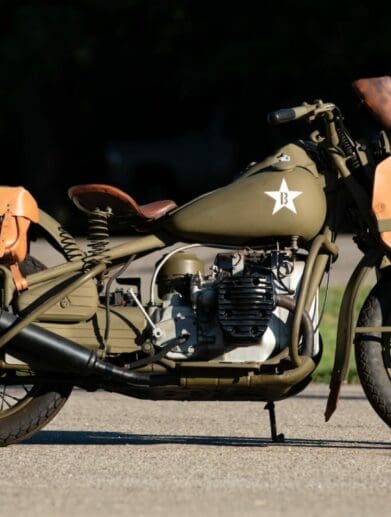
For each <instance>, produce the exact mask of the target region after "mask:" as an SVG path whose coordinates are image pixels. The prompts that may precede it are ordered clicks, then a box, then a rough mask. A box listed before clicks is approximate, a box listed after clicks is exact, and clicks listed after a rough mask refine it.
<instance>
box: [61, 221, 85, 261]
mask: <svg viewBox="0 0 391 517" xmlns="http://www.w3.org/2000/svg"><path fill="white" fill-rule="evenodd" d="M58 230H59V236H60V241H61V246H62V251H63V253H64V255H65V257H66V258H67V260H69V262H73V261H74V260H78V259H81V258H82V257H83V256H84V253H83V252H82V251H81V249H80V248H79V246H78V245H77V244H76V242H75V239H74V238H73V237H72V235H71V234H70V233H68V232H67V231H66V230H65V228H63V227H62V226H60V227H59V229H58Z"/></svg>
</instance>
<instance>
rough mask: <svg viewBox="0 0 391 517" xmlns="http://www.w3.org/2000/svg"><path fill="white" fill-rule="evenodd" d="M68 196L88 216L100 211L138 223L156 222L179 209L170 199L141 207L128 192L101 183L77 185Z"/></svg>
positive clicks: (69, 191) (70, 190)
mask: <svg viewBox="0 0 391 517" xmlns="http://www.w3.org/2000/svg"><path fill="white" fill-rule="evenodd" d="M68 195H69V197H70V198H71V200H72V201H73V202H74V203H75V205H76V206H77V207H78V208H79V209H80V210H82V211H83V212H86V213H87V214H91V213H92V212H94V211H96V210H97V209H98V210H100V211H102V212H108V213H110V214H111V215H112V216H114V217H121V218H129V219H136V221H137V222H149V221H156V220H157V219H160V218H162V217H163V216H165V215H166V214H168V213H169V212H171V211H172V210H174V208H177V204H176V203H175V201H172V200H170V199H165V200H162V201H155V202H153V203H148V204H146V205H139V204H138V203H137V202H136V201H135V200H134V199H133V198H132V197H131V196H129V195H128V194H126V192H123V191H122V190H120V189H118V188H116V187H113V186H111V185H104V184H99V183H92V184H87V185H75V186H73V187H71V188H70V189H69V190H68Z"/></svg>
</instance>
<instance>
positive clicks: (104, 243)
mask: <svg viewBox="0 0 391 517" xmlns="http://www.w3.org/2000/svg"><path fill="white" fill-rule="evenodd" d="M109 216H110V212H109V211H105V212H103V211H102V210H99V208H96V209H95V210H94V211H93V212H91V213H90V214H89V215H88V244H87V246H88V248H89V250H88V256H89V257H95V256H96V255H100V254H102V253H104V252H105V251H106V250H107V247H108V245H109V235H110V234H109V224H108V221H109Z"/></svg>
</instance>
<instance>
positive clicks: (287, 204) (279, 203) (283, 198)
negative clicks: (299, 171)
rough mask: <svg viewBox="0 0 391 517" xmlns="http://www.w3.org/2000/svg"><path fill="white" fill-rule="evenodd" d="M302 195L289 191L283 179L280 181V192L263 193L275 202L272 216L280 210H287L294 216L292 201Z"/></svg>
mask: <svg viewBox="0 0 391 517" xmlns="http://www.w3.org/2000/svg"><path fill="white" fill-rule="evenodd" d="M302 193H303V192H298V191H297V190H289V188H288V185H287V182H286V181H285V178H283V180H282V181H281V185H280V190H275V191H272V192H265V194H266V195H267V196H269V197H271V198H273V199H274V201H275V203H274V208H273V212H272V215H274V214H275V213H276V212H278V211H280V210H281V209H282V208H287V209H288V210H290V211H291V212H293V213H294V214H297V212H296V207H295V204H294V202H293V200H294V199H296V198H297V197H298V196H300V195H301V194H302Z"/></svg>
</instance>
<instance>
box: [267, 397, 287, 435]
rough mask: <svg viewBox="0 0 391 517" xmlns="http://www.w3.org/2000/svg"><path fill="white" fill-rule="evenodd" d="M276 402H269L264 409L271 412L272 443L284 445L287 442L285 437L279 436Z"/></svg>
mask: <svg viewBox="0 0 391 517" xmlns="http://www.w3.org/2000/svg"><path fill="white" fill-rule="evenodd" d="M274 408H275V406H274V402H268V403H267V404H266V406H265V407H264V409H267V410H268V411H269V419H270V430H271V433H272V442H274V443H283V442H284V441H285V436H284V435H283V434H282V433H280V434H277V424H276V413H275V410H274Z"/></svg>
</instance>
